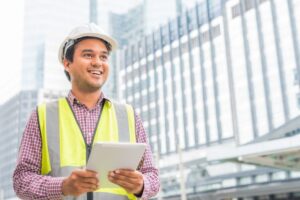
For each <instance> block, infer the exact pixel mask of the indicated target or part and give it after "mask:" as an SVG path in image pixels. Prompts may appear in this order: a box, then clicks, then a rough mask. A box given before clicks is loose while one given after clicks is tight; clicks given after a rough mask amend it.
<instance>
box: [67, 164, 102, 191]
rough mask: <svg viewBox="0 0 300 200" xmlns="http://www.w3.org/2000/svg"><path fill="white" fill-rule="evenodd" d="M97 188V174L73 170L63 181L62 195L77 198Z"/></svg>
mask: <svg viewBox="0 0 300 200" xmlns="http://www.w3.org/2000/svg"><path fill="white" fill-rule="evenodd" d="M98 188H99V179H98V178H97V173H96V172H93V171H89V170H82V169H78V170H74V171H73V172H72V173H71V175H70V176H69V177H67V178H66V179H65V180H64V181H63V188H62V189H63V194H64V195H73V196H78V195H81V194H82V193H86V192H93V191H95V190H97V189H98Z"/></svg>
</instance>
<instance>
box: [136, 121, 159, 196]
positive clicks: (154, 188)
mask: <svg viewBox="0 0 300 200" xmlns="http://www.w3.org/2000/svg"><path fill="white" fill-rule="evenodd" d="M135 118H136V124H135V126H136V136H137V142H138V143H147V148H146V151H145V153H144V157H143V164H142V166H141V168H140V171H141V172H142V174H143V177H144V190H143V193H142V196H141V197H140V198H141V199H149V198H151V197H154V196H155V195H156V194H157V193H158V191H159V187H160V182H159V177H158V169H157V168H156V167H155V165H154V162H153V154H152V152H151V147H150V145H149V143H148V140H147V134H146V131H145V129H144V127H143V124H142V120H141V118H140V117H139V116H138V115H136V117H135Z"/></svg>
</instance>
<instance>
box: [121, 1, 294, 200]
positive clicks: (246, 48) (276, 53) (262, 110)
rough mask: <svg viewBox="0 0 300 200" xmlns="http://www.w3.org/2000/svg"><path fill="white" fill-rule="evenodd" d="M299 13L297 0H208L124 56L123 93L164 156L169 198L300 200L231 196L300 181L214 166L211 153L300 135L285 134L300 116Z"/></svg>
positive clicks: (249, 167) (231, 165)
mask: <svg viewBox="0 0 300 200" xmlns="http://www.w3.org/2000/svg"><path fill="white" fill-rule="evenodd" d="M299 10H300V2H299V1H297V0H290V1H285V0H214V1H209V0H207V1H201V2H200V3H198V4H197V5H196V6H195V7H194V8H193V9H191V10H188V11H186V12H184V13H183V14H182V15H180V16H178V17H176V18H175V19H173V20H170V21H169V22H168V23H167V24H165V25H163V26H161V27H160V28H159V29H157V30H156V31H154V32H152V34H149V35H147V36H145V37H143V38H142V39H140V40H138V41H133V42H132V44H131V43H129V44H130V45H127V46H126V47H125V48H124V49H123V51H122V53H121V54H122V55H121V58H120V63H121V64H120V66H121V67H122V68H123V69H122V71H121V80H122V83H123V84H122V87H121V91H122V94H123V96H124V99H125V100H126V101H127V102H128V103H131V104H133V105H134V106H135V108H136V111H137V112H138V113H139V114H140V115H141V116H142V119H143V120H144V121H145V127H146V129H147V131H148V133H149V136H150V143H151V145H152V147H153V149H154V151H155V152H156V153H157V157H159V158H160V161H159V162H158V163H159V167H160V170H161V179H162V192H161V194H160V196H161V197H164V198H167V199H168V198H170V199H172V198H171V197H174V199H178V198H177V197H176V196H178V195H180V189H182V188H184V189H185V190H181V191H186V194H187V195H188V196H189V198H191V199H193V198H194V199H197V198H200V196H202V197H203V198H210V199H226V198H227V197H228V198H231V197H232V198H238V197H239V198H240V197H243V195H244V197H245V198H254V199H255V198H264V195H265V196H266V198H271V197H270V196H272V195H273V196H274V195H275V196H276V195H279V196H280V195H281V196H286V197H287V199H288V198H290V197H291V196H293V195H294V196H296V195H298V193H297V192H299V191H300V190H298V191H294V192H291V191H292V190H288V189H287V190H286V191H281V193H280V194H277V193H276V191H277V192H278V191H279V190H276V189H275V188H271V189H270V190H269V191H267V192H266V193H259V195H257V196H255V195H252V196H251V195H249V194H246V193H243V195H240V196H238V194H236V193H235V195H236V196H234V195H233V194H232V195H233V196H230V195H229V196H228V194H229V193H230V192H228V191H227V190H229V189H234V190H237V189H240V190H241V189H242V188H244V187H245V186H250V185H251V186H253V187H255V188H256V190H253V191H251V192H252V194H253V192H255V191H258V190H259V188H260V187H261V186H260V185H264V186H265V187H269V186H270V185H272V184H275V185H276V184H277V187H280V186H282V185H285V184H286V183H287V182H288V181H291V180H294V181H296V180H298V178H297V177H299V174H298V173H297V172H294V171H282V170H279V169H273V168H269V167H260V166H258V165H253V164H244V163H236V162H221V161H220V162H214V163H209V162H208V160H207V155H209V153H210V152H212V150H214V149H217V148H226V147H227V146H241V145H246V144H249V143H252V142H255V141H257V140H259V139H260V138H263V137H266V136H271V135H272V134H274V133H275V132H276V130H279V129H280V130H282V133H281V134H279V135H281V137H285V136H287V135H291V134H292V135H293V134H298V133H299V127H300V125H299V126H298V127H296V128H295V127H294V128H295V129H293V130H291V129H284V127H285V125H286V124H289V123H290V122H291V121H293V120H296V119H298V117H299V114H300V112H299V111H300V110H299V86H300V84H299V83H300V82H299V81H300V79H299V72H300V54H299V46H300V45H299V44H300V43H299V39H300V38H299V32H300V25H299V23H297V22H298V21H299V20H300V15H299V13H300V12H299ZM282 127H283V128H282ZM181 152H182V153H181ZM181 154H182V157H181V156H178V155H181ZM178 163H181V164H179V165H178ZM178 166H179V167H178ZM182 166H183V167H184V170H183V173H178V169H182ZM220 169H222V170H220ZM178 174H182V175H181V177H178ZM170 177H173V178H170ZM182 177H183V179H182ZM179 180H183V182H184V184H182V181H179ZM293 183H294V182H293ZM295 184H298V185H299V182H297V183H295ZM287 185H288V184H287ZM287 187H289V186H287ZM209 192H211V194H209ZM222 192H223V193H222ZM216 193H218V194H219V196H218V195H217V194H216ZM275 193H276V194H275ZM205 194H207V195H206V196H205ZM208 194H209V195H208ZM254 194H255V193H254ZM226 195H227V196H226ZM276 198H277V197H276ZM276 198H275V199H276ZM278 198H279V197H278ZM283 199H284V198H283Z"/></svg>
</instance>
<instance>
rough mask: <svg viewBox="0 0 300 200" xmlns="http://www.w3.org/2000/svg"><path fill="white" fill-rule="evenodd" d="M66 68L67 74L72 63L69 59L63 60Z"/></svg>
mask: <svg viewBox="0 0 300 200" xmlns="http://www.w3.org/2000/svg"><path fill="white" fill-rule="evenodd" d="M63 64H64V68H65V70H66V71H67V72H69V69H70V64H71V62H70V61H69V60H67V59H64V60H63Z"/></svg>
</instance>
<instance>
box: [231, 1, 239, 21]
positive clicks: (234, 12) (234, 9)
mask: <svg viewBox="0 0 300 200" xmlns="http://www.w3.org/2000/svg"><path fill="white" fill-rule="evenodd" d="M231 11H232V19H233V18H236V17H238V16H240V15H241V7H240V4H237V5H235V6H233V7H232V8H231Z"/></svg>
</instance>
